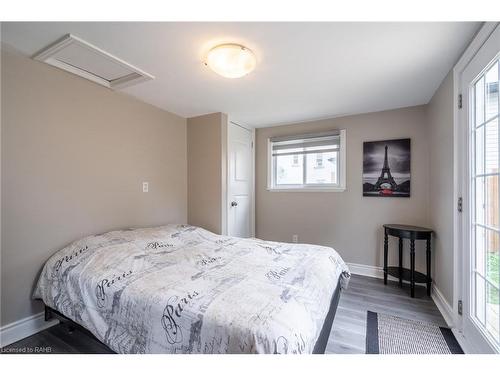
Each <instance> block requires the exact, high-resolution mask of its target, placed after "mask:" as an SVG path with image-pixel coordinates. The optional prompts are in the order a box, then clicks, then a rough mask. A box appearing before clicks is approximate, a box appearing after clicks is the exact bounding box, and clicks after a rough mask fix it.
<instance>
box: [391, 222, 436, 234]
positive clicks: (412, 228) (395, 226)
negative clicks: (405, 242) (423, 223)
mask: <svg viewBox="0 0 500 375" xmlns="http://www.w3.org/2000/svg"><path fill="white" fill-rule="evenodd" d="M384 228H389V229H396V230H406V231H409V232H421V233H431V232H433V230H432V229H429V228H423V227H416V226H414V225H403V224H384Z"/></svg>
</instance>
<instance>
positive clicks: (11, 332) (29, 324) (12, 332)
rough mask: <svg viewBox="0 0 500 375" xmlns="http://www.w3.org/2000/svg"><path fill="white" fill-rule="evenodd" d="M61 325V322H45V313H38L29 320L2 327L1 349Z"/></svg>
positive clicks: (54, 320)
mask: <svg viewBox="0 0 500 375" xmlns="http://www.w3.org/2000/svg"><path fill="white" fill-rule="evenodd" d="M56 324H59V320H57V319H52V320H49V321H48V322H46V321H45V318H44V313H43V312H41V313H38V314H35V315H32V316H28V317H27V318H23V319H20V320H18V321H16V322H12V323H10V324H7V325H4V326H2V327H0V347H2V348H3V347H4V346H6V345H10V344H12V343H14V342H16V341H19V340H22V339H24V338H26V337H28V336H31V335H34V334H35V333H37V332H40V331H43V330H44V329H47V328H49V327H52V326H55V325H56Z"/></svg>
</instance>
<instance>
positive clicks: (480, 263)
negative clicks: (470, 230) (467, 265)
mask: <svg viewBox="0 0 500 375" xmlns="http://www.w3.org/2000/svg"><path fill="white" fill-rule="evenodd" d="M485 253H486V229H484V228H482V227H480V226H477V227H476V264H475V268H476V271H477V272H479V273H480V274H481V275H483V276H484V274H485V270H486V267H485V263H486V262H485Z"/></svg>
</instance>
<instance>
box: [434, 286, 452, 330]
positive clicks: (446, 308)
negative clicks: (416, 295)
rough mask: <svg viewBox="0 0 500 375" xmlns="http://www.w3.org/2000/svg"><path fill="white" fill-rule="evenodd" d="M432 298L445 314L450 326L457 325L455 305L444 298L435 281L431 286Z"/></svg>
mask: <svg viewBox="0 0 500 375" xmlns="http://www.w3.org/2000/svg"><path fill="white" fill-rule="evenodd" d="M431 298H432V300H433V301H434V303H435V304H436V306H437V308H438V310H439V312H440V313H441V315H443V318H444V320H445V321H446V324H448V327H455V314H454V312H453V307H451V306H450V304H449V303H448V301H447V300H446V298H444V296H443V293H441V291H440V290H439V289H438V288H437V287H436V286H435V285H434V283H433V284H432V288H431Z"/></svg>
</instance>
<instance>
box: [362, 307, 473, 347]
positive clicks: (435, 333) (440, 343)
mask: <svg viewBox="0 0 500 375" xmlns="http://www.w3.org/2000/svg"><path fill="white" fill-rule="evenodd" d="M366 353H367V354H463V350H462V348H461V347H460V345H459V343H458V342H457V339H456V338H455V336H454V335H453V332H452V331H451V329H449V328H444V327H438V326H435V325H432V324H429V323H425V322H419V321H415V320H409V319H403V318H399V317H397V316H391V315H386V314H378V313H375V312H372V311H368V314H367V321H366Z"/></svg>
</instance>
